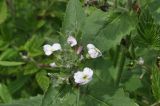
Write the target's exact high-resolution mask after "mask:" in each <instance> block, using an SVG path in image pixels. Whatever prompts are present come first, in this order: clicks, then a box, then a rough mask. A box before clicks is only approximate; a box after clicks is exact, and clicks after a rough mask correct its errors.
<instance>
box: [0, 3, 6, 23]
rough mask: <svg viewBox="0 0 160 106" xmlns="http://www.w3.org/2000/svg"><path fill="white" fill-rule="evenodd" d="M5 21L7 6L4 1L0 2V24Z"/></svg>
mask: <svg viewBox="0 0 160 106" xmlns="http://www.w3.org/2000/svg"><path fill="white" fill-rule="evenodd" d="M6 19H7V4H6V1H5V0H1V1H0V24H2V23H3V22H4V21H5V20H6Z"/></svg>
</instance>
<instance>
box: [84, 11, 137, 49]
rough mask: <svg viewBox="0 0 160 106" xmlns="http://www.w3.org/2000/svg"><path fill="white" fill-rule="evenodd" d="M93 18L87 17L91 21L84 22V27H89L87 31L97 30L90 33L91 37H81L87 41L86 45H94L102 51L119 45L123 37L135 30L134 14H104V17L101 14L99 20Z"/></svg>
mask: <svg viewBox="0 0 160 106" xmlns="http://www.w3.org/2000/svg"><path fill="white" fill-rule="evenodd" d="M103 14H106V13H103ZM93 16H94V15H93ZM93 16H92V15H91V16H90V17H88V18H89V19H92V20H93V21H90V20H89V21H88V22H86V23H87V24H86V25H90V26H88V28H89V29H94V28H96V27H97V29H96V30H94V33H91V34H92V35H86V36H85V35H83V37H84V39H87V40H88V41H87V43H94V44H95V45H96V46H97V47H98V48H99V49H101V50H103V51H105V50H108V49H109V48H111V47H114V46H115V45H117V44H119V43H120V41H121V39H122V38H123V37H124V36H126V35H127V34H130V32H131V31H133V30H134V29H135V26H136V20H137V19H136V16H135V15H134V14H132V13H127V12H124V13H115V12H111V13H108V14H106V16H103V15H102V14H101V16H102V17H101V18H97V17H99V16H95V18H93ZM104 19H105V21H104ZM89 23H90V24H89ZM91 25H92V26H91ZM85 28H87V27H85ZM84 33H85V32H84ZM88 38H89V39H88Z"/></svg>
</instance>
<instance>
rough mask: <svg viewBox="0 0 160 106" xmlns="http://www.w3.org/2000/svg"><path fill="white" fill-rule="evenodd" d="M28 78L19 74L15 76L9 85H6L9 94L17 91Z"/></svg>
mask: <svg viewBox="0 0 160 106" xmlns="http://www.w3.org/2000/svg"><path fill="white" fill-rule="evenodd" d="M28 80H29V77H28V76H22V75H21V76H20V77H19V78H17V79H16V80H15V81H12V82H11V83H10V84H9V85H8V89H9V91H10V92H11V94H14V93H15V92H17V91H19V90H20V89H21V88H22V87H23V86H24V85H25V84H26V82H27V81H28Z"/></svg>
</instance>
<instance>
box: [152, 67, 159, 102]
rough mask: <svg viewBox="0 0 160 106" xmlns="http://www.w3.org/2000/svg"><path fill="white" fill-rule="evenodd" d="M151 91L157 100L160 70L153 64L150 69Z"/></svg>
mask: <svg viewBox="0 0 160 106" xmlns="http://www.w3.org/2000/svg"><path fill="white" fill-rule="evenodd" d="M152 92H153V95H154V97H155V98H156V100H157V101H159V100H160V72H159V69H158V68H157V67H156V66H155V67H153V69H152Z"/></svg>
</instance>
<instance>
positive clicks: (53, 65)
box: [49, 62, 57, 68]
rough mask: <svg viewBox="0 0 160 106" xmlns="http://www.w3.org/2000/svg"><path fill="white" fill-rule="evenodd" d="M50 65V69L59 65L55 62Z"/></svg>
mask: <svg viewBox="0 0 160 106" xmlns="http://www.w3.org/2000/svg"><path fill="white" fill-rule="evenodd" d="M49 65H50V67H52V68H54V67H57V65H56V63H55V62H53V63H50V64H49Z"/></svg>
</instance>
